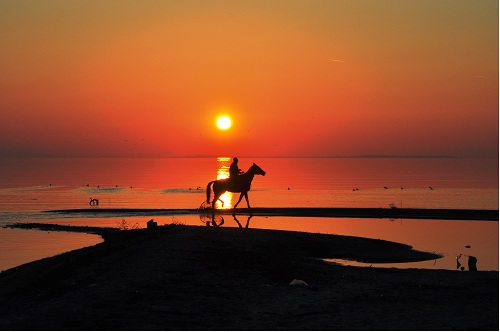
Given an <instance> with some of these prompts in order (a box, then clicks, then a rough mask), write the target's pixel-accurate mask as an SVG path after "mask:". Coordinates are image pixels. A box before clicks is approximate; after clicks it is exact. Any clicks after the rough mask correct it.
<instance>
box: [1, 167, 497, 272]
mask: <svg viewBox="0 0 500 332" xmlns="http://www.w3.org/2000/svg"><path fill="white" fill-rule="evenodd" d="M253 162H255V163H257V164H258V165H259V166H261V167H262V168H263V169H264V170H265V171H266V172H267V174H266V176H265V177H261V176H256V177H255V179H254V182H253V185H252V191H251V192H250V194H249V197H250V202H251V204H252V206H254V207H302V206H304V207H383V208H388V207H389V206H390V205H395V206H397V207H404V208H410V207H413V208H457V209H494V210H497V209H498V159H445V158H443V159H430V158H429V159H416V158H408V159H396V158H395V159H372V158H354V159H349V158H317V159H311V158H304V159H301V158H240V163H239V164H240V168H242V169H243V170H246V169H248V168H249V167H250V166H251V164H252V163H253ZM230 163H231V159H230V158H179V159H161V158H159V159H154V158H152V159H121V158H114V159H106V158H100V159H91V158H75V159H58V158H49V159H44V158H35V159H10V158H5V159H0V174H1V176H0V225H4V224H6V223H9V222H32V221H35V222H49V223H60V224H67V225H98V226H112V227H118V225H119V224H122V223H123V222H124V221H125V223H126V224H128V225H129V226H131V227H132V226H133V225H135V224H137V225H138V227H144V226H145V222H146V221H147V220H149V219H151V217H150V216H148V217H144V216H143V217H140V216H134V215H126V216H120V217H108V218H88V217H85V216H78V215H74V216H69V217H66V218H62V217H61V216H60V215H55V214H50V213H45V212H42V211H45V210H53V209H72V208H89V200H90V198H96V199H99V207H94V208H172V209H174V208H198V207H199V206H200V205H201V204H202V202H203V201H204V200H205V187H206V184H207V182H208V181H211V180H214V179H216V178H222V177H225V176H227V172H228V167H229V165H230ZM222 198H223V200H224V201H225V207H231V206H232V204H234V203H235V201H236V199H237V197H232V196H231V195H230V194H226V195H225V196H223V197H222ZM241 204H243V205H241V207H245V206H246V205H245V202H244V201H243V202H242V203H241ZM152 217H154V219H155V220H156V221H157V222H159V223H160V224H167V223H171V222H179V223H184V224H189V225H191V224H194V225H203V220H202V219H203V218H202V217H200V216H193V215H178V216H156V217H155V216H152ZM239 219H241V220H240V223H242V224H243V226H244V225H245V223H246V217H245V216H241V217H239ZM224 226H225V227H237V223H236V221H234V220H232V218H230V219H228V218H227V217H226V220H225V224H224ZM249 226H250V227H255V228H269V229H287V230H300V231H306V232H321V233H331V234H342V235H354V236H363V237H369V238H381V239H384V240H391V241H396V242H402V243H406V244H410V245H412V246H413V247H415V248H416V249H419V250H425V251H436V252H440V253H443V254H445V258H444V259H441V260H438V261H436V262H434V261H433V262H424V263H425V264H424V267H426V268H446V269H455V256H456V255H458V254H463V255H474V256H476V257H478V268H480V269H487V270H490V269H494V270H498V222H496V221H495V222H491V221H490V222H480V221H438V220H380V219H351V218H349V219H338V218H302V217H301V218H299V217H296V218H294V217H292V218H290V217H287V218H282V217H271V218H264V217H253V218H252V219H251V221H250V223H249ZM54 237H58V238H57V239H55V238H54ZM99 241H100V240H99V238H98V237H95V236H90V235H86V234H73V233H46V232H40V231H23V230H8V229H4V228H0V270H3V269H6V268H9V267H13V266H16V265H19V264H22V263H24V262H27V261H31V260H34V259H39V258H41V257H46V256H50V255H54V254H58V253H60V252H63V251H67V250H72V249H75V248H80V247H82V246H87V245H92V244H95V243H97V242H99ZM54 244H56V245H54ZM466 245H470V246H471V248H465V246H466ZM30 251H31V252H33V253H34V254H36V255H34V254H31V253H30ZM462 260H463V262H462V263H466V260H464V258H462ZM429 263H431V264H429ZM429 265H431V266H429ZM419 267H421V266H419Z"/></svg>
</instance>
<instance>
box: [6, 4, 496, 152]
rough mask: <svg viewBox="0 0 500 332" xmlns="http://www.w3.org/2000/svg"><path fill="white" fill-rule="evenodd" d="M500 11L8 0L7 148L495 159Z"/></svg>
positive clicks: (423, 6)
mask: <svg viewBox="0 0 500 332" xmlns="http://www.w3.org/2000/svg"><path fill="white" fill-rule="evenodd" d="M498 16H499V8H498V1H489V0H485V1H469V0H467V1H460V0H452V1H445V0H442V1H435V0H406V1H399V0H395V1H389V0H387V1H382V0H372V1H371V0H370V1H369V0H365V1H361V0H348V1H335V0H330V1H323V0H322V1H316V0H310V1H293V0H284V1H255V0H251V1H236V0H234V1H153V0H145V1H126V0H124V1H109V0H100V1H97V0H96V1H94V0H90V1H87V0H85V1H77V0H73V1H66V0H60V1H59V0H50V1H35V0H33V1H28V0H20V1H18V0H15V1H14V0H12V1H11V0H3V1H2V2H0V45H2V52H0V73H1V75H0V123H2V130H1V131H0V156H61V157H69V156H110V157H115V156H124V157H134V156H147V157H181V156H199V155H206V156H235V155H236V156H241V157H243V156H262V157H281V156H294V157H309V156H355V155H405V156H406V155H422V156H441V155H447V156H472V157H473V156H481V157H482V156H487V157H498V107H499V103H498V100H499V94H498V91H499V85H498V31H499V30H498ZM219 113H228V114H230V115H231V116H232V118H233V121H234V125H233V127H232V128H231V129H230V130H228V131H225V132H222V131H220V130H218V129H217V128H216V127H215V126H214V121H215V117H216V116H217V115H218V114H219Z"/></svg>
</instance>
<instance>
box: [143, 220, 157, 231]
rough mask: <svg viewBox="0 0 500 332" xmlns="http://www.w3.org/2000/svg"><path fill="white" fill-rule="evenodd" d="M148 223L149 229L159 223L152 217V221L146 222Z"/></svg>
mask: <svg viewBox="0 0 500 332" xmlns="http://www.w3.org/2000/svg"><path fill="white" fill-rule="evenodd" d="M146 225H147V226H148V229H149V228H155V227H157V226H158V223H157V222H156V221H154V219H151V220H150V221H148V222H147V223H146Z"/></svg>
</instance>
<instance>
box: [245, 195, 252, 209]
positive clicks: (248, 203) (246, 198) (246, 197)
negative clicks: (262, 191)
mask: <svg viewBox="0 0 500 332" xmlns="http://www.w3.org/2000/svg"><path fill="white" fill-rule="evenodd" d="M245 200H246V201H247V206H248V209H249V210H250V209H251V207H250V202H248V191H246V192H245Z"/></svg>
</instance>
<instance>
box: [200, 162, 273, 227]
mask: <svg viewBox="0 0 500 332" xmlns="http://www.w3.org/2000/svg"><path fill="white" fill-rule="evenodd" d="M256 174H257V175H266V172H264V171H263V170H262V168H260V167H259V166H257V165H256V164H253V165H252V166H251V167H250V168H249V169H248V171H247V172H246V173H244V174H242V175H238V179H237V181H233V180H232V179H229V178H228V179H221V180H215V181H211V182H209V183H208V185H207V203H210V187H211V186H212V184H213V190H214V200H213V201H212V219H213V217H214V214H215V202H217V201H218V200H219V201H221V202H222V200H221V199H220V196H221V195H222V194H223V193H225V192H226V191H230V192H232V193H241V194H240V198H239V199H238V202H236V204H235V205H234V209H236V207H237V206H238V204H240V202H241V199H242V198H243V196H244V197H245V200H246V201H247V206H248V208H249V209H251V207H250V203H249V202H248V191H249V190H250V186H251V185H252V180H253V177H254V175H256ZM222 204H224V202H222Z"/></svg>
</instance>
